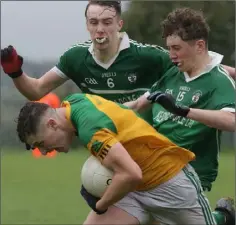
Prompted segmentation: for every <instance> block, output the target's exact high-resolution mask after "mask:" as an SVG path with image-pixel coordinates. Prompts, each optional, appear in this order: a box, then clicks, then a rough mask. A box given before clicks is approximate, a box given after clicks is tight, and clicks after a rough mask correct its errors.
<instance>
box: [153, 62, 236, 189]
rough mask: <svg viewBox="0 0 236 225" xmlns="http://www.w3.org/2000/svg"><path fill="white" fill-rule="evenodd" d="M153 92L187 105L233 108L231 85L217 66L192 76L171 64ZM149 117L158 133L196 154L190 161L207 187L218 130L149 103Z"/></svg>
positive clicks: (212, 171)
mask: <svg viewBox="0 0 236 225" xmlns="http://www.w3.org/2000/svg"><path fill="white" fill-rule="evenodd" d="M155 91H162V92H165V93H169V94H172V95H173V96H174V97H175V99H176V104H181V105H186V106H189V107H191V108H198V109H207V110H228V111H231V112H234V111H235V84H234V81H233V80H232V78H231V77H229V75H228V74H227V73H226V72H225V71H224V69H223V68H222V67H221V66H220V65H217V66H215V67H214V68H213V69H211V70H210V71H208V72H206V73H205V74H202V75H200V76H198V77H195V78H192V79H190V78H187V77H185V74H184V73H182V72H180V71H179V69H178V68H177V67H173V68H171V69H170V70H169V71H168V72H167V73H166V74H165V75H164V76H163V77H162V78H161V79H160V80H159V81H158V82H156V83H155V84H154V85H153V87H152V88H151V91H150V92H151V93H152V92H155ZM153 118H154V127H155V128H156V130H157V131H158V132H160V133H161V134H163V135H165V136H166V137H168V138H169V139H170V140H172V141H173V142H174V143H176V144H177V145H179V146H181V147H184V148H186V149H189V150H191V151H192V152H194V153H195V154H196V161H193V162H191V164H192V166H193V167H194V168H195V170H196V172H197V173H198V175H199V177H200V179H201V182H202V184H203V186H204V187H206V188H208V189H209V190H210V189H211V183H212V182H213V181H214V180H215V179H216V176H217V173H218V154H219V149H220V135H221V131H219V130H217V129H214V128H211V127H208V126H205V125H204V124H202V123H200V122H197V121H194V120H191V119H188V118H184V117H180V116H175V115H173V114H172V113H170V112H167V111H166V110H165V109H164V108H163V107H162V106H161V105H159V104H153Z"/></svg>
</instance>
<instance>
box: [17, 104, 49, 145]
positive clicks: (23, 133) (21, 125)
mask: <svg viewBox="0 0 236 225" xmlns="http://www.w3.org/2000/svg"><path fill="white" fill-rule="evenodd" d="M49 108H50V106H49V105H47V104H45V103H40V102H27V103H26V104H25V105H24V106H23V107H22V108H21V110H20V113H19V116H18V119H17V129H16V130H17V133H18V137H19V139H20V141H21V142H23V143H26V138H27V137H28V136H30V135H35V134H36V132H37V129H38V125H39V123H40V119H41V117H42V116H43V115H44V113H45V112H46V111H47V110H48V109H49ZM26 144H27V143H26Z"/></svg>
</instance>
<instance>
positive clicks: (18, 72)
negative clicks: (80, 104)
mask: <svg viewBox="0 0 236 225" xmlns="http://www.w3.org/2000/svg"><path fill="white" fill-rule="evenodd" d="M1 65H2V68H3V71H4V72H5V73H6V74H8V75H9V77H11V78H12V79H13V82H14V84H15V86H16V88H17V89H18V90H19V91H20V93H21V94H23V95H24V96H25V97H26V98H28V99H29V100H32V101H34V100H39V99H40V98H42V97H43V96H45V95H46V94H48V93H49V92H50V91H52V90H54V89H55V88H57V87H58V86H60V85H61V84H63V83H64V82H65V81H66V79H63V78H61V77H60V76H58V75H57V74H56V72H54V71H48V72H47V73H45V74H44V75H43V76H42V77H41V78H39V79H35V78H31V77H29V76H28V75H27V74H26V73H24V72H23V71H22V65H23V57H22V56H20V55H18V54H17V52H16V50H15V49H14V47H13V46H8V47H7V48H4V49H1Z"/></svg>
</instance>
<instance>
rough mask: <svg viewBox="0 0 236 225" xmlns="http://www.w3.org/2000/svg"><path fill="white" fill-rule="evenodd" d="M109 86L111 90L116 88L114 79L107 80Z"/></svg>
mask: <svg viewBox="0 0 236 225" xmlns="http://www.w3.org/2000/svg"><path fill="white" fill-rule="evenodd" d="M107 86H108V87H109V88H113V87H115V84H114V82H113V79H112V78H108V79H107Z"/></svg>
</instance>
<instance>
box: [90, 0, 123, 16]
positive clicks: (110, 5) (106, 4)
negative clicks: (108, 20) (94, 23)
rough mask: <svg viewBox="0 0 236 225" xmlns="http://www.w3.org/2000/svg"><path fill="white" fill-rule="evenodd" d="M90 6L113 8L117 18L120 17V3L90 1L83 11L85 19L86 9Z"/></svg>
mask: <svg viewBox="0 0 236 225" xmlns="http://www.w3.org/2000/svg"><path fill="white" fill-rule="evenodd" d="M91 5H99V6H104V7H108V8H113V9H114V10H115V12H116V14H117V15H118V16H120V15H121V1H95V0H90V1H89V3H88V5H87V7H86V9H85V17H87V12H88V9H89V7H90V6H91Z"/></svg>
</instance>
